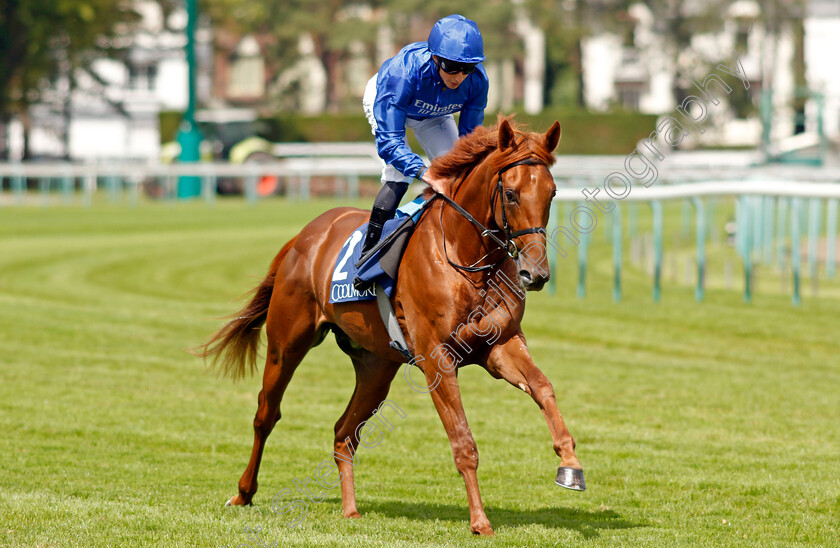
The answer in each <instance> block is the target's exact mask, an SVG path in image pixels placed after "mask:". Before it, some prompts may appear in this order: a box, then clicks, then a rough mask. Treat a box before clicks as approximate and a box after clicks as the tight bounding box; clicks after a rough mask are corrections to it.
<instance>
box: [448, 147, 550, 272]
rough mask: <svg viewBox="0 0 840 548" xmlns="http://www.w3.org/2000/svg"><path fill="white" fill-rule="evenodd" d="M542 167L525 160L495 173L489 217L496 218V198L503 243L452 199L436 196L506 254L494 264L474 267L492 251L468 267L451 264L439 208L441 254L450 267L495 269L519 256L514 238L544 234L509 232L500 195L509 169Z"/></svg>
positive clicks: (538, 229) (536, 230) (528, 230)
mask: <svg viewBox="0 0 840 548" xmlns="http://www.w3.org/2000/svg"><path fill="white" fill-rule="evenodd" d="M544 165H545V164H544V163H542V162H540V161H538V160H535V159H534V158H525V159H524V160H519V161H518V162H513V163H510V164H508V165H506V166H504V167H502V168H501V169H500V170H499V171H498V172H497V174H498V181H497V183H496V186H495V187H494V188H493V194H492V195H491V196H490V216H491V217H492V218H494V219H495V218H496V198H497V197H498V198H499V203H500V204H501V206H502V229H503V230H504V233H505V239H504V241H502V239H501V238H499V237H498V236H496V235H495V234H493V233H494V232H499V231H498V230H493V229H490V228H487V227H486V226H484V225H483V224H482V223H481V222H480V221H479V220H478V219H476V218H475V217H473V216H472V214H470V212H469V211H467V210H466V209H464V208H463V207H461V206H460V205H459V204H458V203H456V202H455V201H454V200H453V199H452V198H450V197H449V196H447V195H445V194H438V196H440V197H441V198H442V199H443V201H444V202H445V203H447V204H449V205H450V206H452V208H453V209H454V210H455V211H457V212H458V213H460V214H461V216H462V217H464V218H465V219H466V220H467V221H469V222H470V223H472V224H473V225H475V226H476V227H477V228H478V229H479V230H481V236H482V237H489V238H490V239H491V240H493V242H494V243H495V244H496V245H497V246H498V247H499V248H500V249H502V250H504V251H505V253H506V254H507V256H506V257H502V258H501V259H499V260H498V261H496V262H495V263H493V264H489V265H483V266H475V265H476V264H477V263H478V262H480V261H482V260H483V259H485V258H486V257H487V255H489V254H490V253H492V251H491V252H489V253H487V254H485V255H484V257H481V258H480V259H478V261H476V262H475V263H473V264H472V265H469V266H468V265H461V264H458V263H456V262H453V261H452V259H450V258H449V254H448V253H447V251H446V234H445V233H443V209H442V208H441V221H440V223H441V225H440V228H441V233H442V234H443V254H444V256H445V257H446V260H447V261H449V264H450V265H452V266H453V267H455V268H457V269H459V270H464V271H466V272H482V271H484V270H490V269H491V268H495V267H497V266H499V265H500V264H502V263H503V262H504V261H506V260H507V259H508V258H511V259H515V258H516V257H518V256H519V248H518V247H516V243H515V242H514V241H513V240H514V239H515V238H518V237H520V236H524V235H526V234H543V235H545V234H546V231H545V228H543V227H541V226H539V227H532V228H526V229H523V230H516V231H511V229H510V225H509V224H508V220H507V212H506V210H505V199H504V196H503V195H502V190H503V188H504V185H503V184H502V174H503V173H504V172H505V171H507V170H509V169H511V168H514V167H517V166H544ZM464 178H465V179H466V175H464Z"/></svg>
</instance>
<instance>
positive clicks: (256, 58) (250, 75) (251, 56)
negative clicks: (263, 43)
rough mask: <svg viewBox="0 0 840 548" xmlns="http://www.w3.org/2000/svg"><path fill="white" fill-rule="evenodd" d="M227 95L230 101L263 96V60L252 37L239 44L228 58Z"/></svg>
mask: <svg viewBox="0 0 840 548" xmlns="http://www.w3.org/2000/svg"><path fill="white" fill-rule="evenodd" d="M229 76H230V77H229V78H228V84H227V95H228V97H229V98H231V99H256V98H260V97H262V96H263V95H264V94H265V59H263V57H262V55H261V52H260V47H259V44H258V43H257V41H256V39H255V38H254V37H253V36H246V37H245V38H243V39H242V41H240V42H239V45H238V46H237V47H236V51H234V53H233V55H232V56H231V58H230V75H229Z"/></svg>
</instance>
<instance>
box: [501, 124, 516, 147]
mask: <svg viewBox="0 0 840 548" xmlns="http://www.w3.org/2000/svg"><path fill="white" fill-rule="evenodd" d="M513 144H514V140H513V128H512V127H510V123H509V122H508V121H507V120H504V121H503V122H502V123H501V124H499V149H500V150H504V149H506V148H508V147H511V146H513Z"/></svg>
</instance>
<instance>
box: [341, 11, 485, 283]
mask: <svg viewBox="0 0 840 548" xmlns="http://www.w3.org/2000/svg"><path fill="white" fill-rule="evenodd" d="M484 59H485V57H484V42H483V40H482V38H481V33H480V32H479V30H478V26H477V25H476V24H475V22H473V21H471V20H469V19H467V18H466V17H464V16H462V15H450V16H448V17H444V18H443V19H441V20H440V21H438V22H437V23H435V25H434V27H432V31H431V32H430V33H429V38H428V40H427V41H426V42H415V43H413V44H409V45H407V46H405V47H404V48H402V49H401V50H400V51H399V53H397V54H396V55H395V56H394V57H392V58H390V59H388V60H387V61H385V62H384V63H383V64H382V67H381V68H380V69H379V72H378V74H376V75H375V76H374V77H373V78H371V79H370V80H369V81H368V83H367V87H366V88H365V95H364V98H363V99H362V106H363V107H364V110H365V115H366V116H367V119H368V121H369V122H370V125H371V128H372V132H373V135H374V136H375V139H376V150H377V152H378V153H379V157H380V158H382V160H384V161H385V164H386V165H385V167H384V168H383V170H382V184H383V186H382V188H381V189H380V191H379V194H377V196H376V199H375V200H374V202H373V210H372V211H371V214H370V223H369V224H368V229H367V236H366V237H365V243H364V246H363V247H362V257H364V256H365V255H366V254H367V252H368V251H369V250H370V249H371V248H373V247H374V246H376V244H377V243H378V242H379V238H380V236H381V235H382V225H384V224H385V221H387V220H388V219H390V218H391V217H393V216H394V211H395V210H396V209H397V206H398V205H399V203H400V200H401V199H402V197H403V195H404V194H405V191H406V190H407V189H408V184H409V182H411V180H412V179H415V178H416V179H420V180H421V181H424V182H426V183H428V184H429V185H430V186H431V187H432V188H433V189H434V190H435V191H437V192H441V191H442V188H441V181H439V180H435V179H432V178H431V176H429V175H428V168H427V167H426V165H425V164H424V163H423V160H422V159H421V158H420V156H419V155H417V154H416V153H414V152H412V151H411V149H410V148H409V146H408V141H407V140H406V133H405V130H406V127H409V128H411V130H412V131H413V132H414V136H415V137H416V138H417V141H418V142H419V143H420V145H421V146H422V147H423V150H424V151H425V152H426V155H427V156H428V158H429V160H432V159H434V158H436V157H438V156H441V155H443V154H446V153H447V152H449V151H450V150H451V149H452V147H453V145H454V144H455V141H456V140H457V139H458V138H459V137H461V136H463V135H466V134H468V133H470V132H471V131H472V130H473V129H475V128H476V127H477V126H480V125H481V124H482V123H483V122H484V108H485V107H486V106H487V89H488V80H487V73H486V72H485V71H484V67H482V66H481V64H480V63H481V62H482V61H484ZM456 112H460V117H459V120H458V123H457V125H456V123H455V118H454V116H453V114H454V113H456ZM353 285H354V287H355V288H356V289H357V290H358V291H364V290H366V289H369V286H368V285H367V284H365V283H364V282H362V281H361V280H359V279H358V278H357V279H355V280H354V281H353Z"/></svg>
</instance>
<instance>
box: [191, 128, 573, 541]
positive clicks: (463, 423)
mask: <svg viewBox="0 0 840 548" xmlns="http://www.w3.org/2000/svg"><path fill="white" fill-rule="evenodd" d="M560 133H561V131H560V124H559V123H558V122H555V123H554V125H552V126H551V128H550V129H549V130H548V132H547V133H545V135H542V134H538V133H530V132H524V131H521V130H519V129H518V128H516V127H515V126H513V125H512V122H511V120H510V119H506V118H501V117H500V121H499V123H498V124H497V125H496V126H493V127H492V128H489V129H488V128H484V127H479V128H477V129H476V130H475V131H474V132H473V133H472V134H470V135H469V136H466V137H463V138H462V139H460V140H459V141H458V142H457V143H456V145H455V148H454V149H453V150H452V151H451V152H450V153H449V154H447V155H446V156H443V157H441V158H438V159H436V160H435V161H434V162H433V163H432V166H431V168H430V169H431V170H432V174H433V176H435V177H438V178H444V179H447V180H448V181H449V185H448V187H447V190H446V193H445V194H446V196H444V195H438V196H437V197H436V198H435V200H434V201H433V202H432V203H431V205H430V206H429V207H428V208H426V210H425V212H424V213H423V214H422V216H421V218H420V219H419V221H418V222H417V226H416V228H415V231H414V234H413V235H412V237H411V239H410V240H409V242H408V244H407V246H406V249H405V253H404V255H403V258H402V263H401V271H400V275H399V279H398V281H397V284H396V287H395V290H394V294H393V296H392V299H391V302H392V304H393V306H394V310H395V312H396V316H397V318H398V321H399V325H400V327H401V329H402V331H403V333H404V334H405V338H406V341H407V343H408V346H409V350H410V352H411V353H412V354H413V355H414V356H415V358H414V359H413V360H411V362H409V365H408V366H407V367H406V369H405V370H404V373H405V375H406V379H407V380H408V381H409V382H410V383H411V384H412V385H413V386H414V387H415V389H417V388H416V387H418V386H419V387H421V389H420V391H423V392H428V393H430V394H431V397H432V400H433V402H434V405H435V408H436V409H437V412H438V414H439V416H440V420H441V421H442V422H443V426H444V428H445V429H446V434H447V435H448V436H449V441H450V444H451V446H452V454H453V456H454V459H455V466H456V468H457V469H458V472H460V474H461V475H462V476H463V478H464V483H465V484H466V490H467V499H468V502H469V511H470V529H471V530H472V532H473V533H477V534H483V535H492V534H493V529H492V527H491V525H490V521H489V520H488V519H487V515H486V514H485V512H484V507H483V505H482V503H481V495H480V493H479V488H478V478H477V476H476V469H477V468H478V450H477V448H476V445H475V441H474V439H473V436H472V433H471V432H470V428H469V425H468V424H467V419H466V416H465V414H464V408H463V406H462V404H461V395H460V389H459V386H458V378H457V368H458V367H461V366H463V365H466V364H478V365H480V366H482V367H484V368H485V369H486V370H487V371H488V372H489V373H490V374H491V375H492V376H493V377H496V378H502V379H505V380H506V381H508V382H509V383H511V384H512V385H513V386H515V387H517V388H519V389H521V390H523V391H524V392H526V393H528V394H529V395H530V396H531V397H532V398H533V399H534V401H535V402H536V403H537V405H538V406H539V407H540V409H541V410H542V412H543V415H544V416H545V420H546V422H547V423H548V429H549V431H550V432H551V438H552V441H553V443H554V451H555V453H557V455H558V456H559V457H560V459H561V463H562V466H561V467H560V468H559V470H558V475H557V479H556V483H557V484H558V485H561V486H563V487H567V488H570V489H576V490H583V489H584V488H585V485H584V482H583V472H582V467H581V464H580V462H579V461H578V458H577V456H576V455H575V451H574V447H575V442H574V439H573V438H572V436H571V434H570V433H569V430H568V429H567V428H566V425H565V423H564V422H563V418H562V417H561V416H560V412H559V410H558V408H557V403H556V401H555V396H554V389H553V388H552V386H551V383H550V382H549V380H548V379H547V378H546V376H545V375H544V374H543V373H542V371H540V370H539V368H537V366H536V365H535V364H534V361H533V359H532V358H531V355H530V354H529V352H528V347H527V345H526V344H525V337H524V335H523V334H522V329H521V327H520V322H521V320H522V316H523V313H524V308H525V307H524V296H525V293H524V292H523V291H522V289H525V290H539V289H542V287H543V285H544V284H545V282H546V281H547V280H548V277H549V274H550V272H549V267H548V262H547V260H546V253H545V245H546V241H545V235H546V232H545V226H546V223H547V222H548V216H549V207H550V204H551V199H552V196H553V195H554V191H555V185H554V180H553V177H552V176H551V174H550V172H549V169H548V168H549V166H550V165H552V164H553V162H554V157H553V156H552V151H553V150H554V149H555V147H556V146H557V143H558V142H559V140H560ZM427 192H429V193H431V191H427ZM365 221H367V214H366V212H365V211H362V210H359V209H355V208H349V207H345V208H337V209H332V210H329V211H327V212H326V213H324V214H322V215H321V216H319V217H318V218H316V219H315V220H314V221H312V222H311V223H309V224H308V225H306V226H305V227H304V228H303V230H302V231H301V232H300V234H298V235H297V236H296V237H295V238H293V239H292V240H291V241H290V242H288V243H287V244H286V245H285V246H283V248H282V249H281V250H280V252H279V253H278V254H277V256H276V257H275V258H274V261H273V262H272V263H271V267H270V268H269V271H268V275H267V276H266V277H265V279H264V280H263V281H262V283H261V284H260V285H259V286H257V287H256V288H255V290H254V293H255V295H254V297H253V299H252V300H251V302H250V303H249V304H248V305H247V306H245V307H244V308H243V309H242V310H241V311H239V312H238V313H237V314H236V315H235V317H234V319H233V320H231V321H230V322H229V323H228V324H227V325H225V326H224V327H222V328H221V329H220V330H219V331H218V332H216V334H215V335H213V336H212V337H211V338H210V340H209V341H208V342H207V343H206V344H205V345H204V346H203V347H201V352H199V355H202V356H204V357H205V358H207V357H210V358H212V359H213V361H214V363H216V362H217V361H218V362H221V369H222V371H223V372H224V373H226V374H227V375H229V376H231V377H233V378H236V377H239V376H242V375H244V374H245V370H246V366H249V365H250V370H251V371H252V372H253V371H255V370H256V355H257V350H258V347H259V344H260V330H261V328H262V326H263V324H265V325H266V329H267V341H268V350H267V355H266V362H265V370H264V372H263V386H262V390H261V391H260V393H259V405H258V407H257V413H256V416H255V418H254V432H255V434H254V446H253V450H252V452H251V459H250V461H249V462H248V466H247V468H246V469H245V472H244V473H243V474H242V477H241V478H240V480H239V493H238V494H237V495H235V496H234V497H233V498H231V499H230V500H229V501H228V504H230V505H245V504H250V503H251V499H252V498H253V496H254V493H256V491H257V473H258V471H259V466H260V459H261V457H262V453H263V449H264V447H265V443H266V438H268V435H269V434H270V433H271V430H272V429H273V427H274V425H275V423H277V421H278V420H280V402H281V400H282V399H283V393H284V392H285V390H286V386H287V385H288V384H289V381H290V380H291V378H292V375H293V374H294V372H295V369H296V368H297V366H298V365H299V364H300V362H301V360H302V359H303V357H304V356H305V355H306V353H307V352H308V351H309V349H310V348H312V347H313V346H316V345H317V344H319V343H321V342H322V341H323V339H324V337H326V335H327V333H328V331H330V330H332V331H333V332H334V333H335V337H336V341H337V343H338V345H339V347H340V348H341V349H342V350H343V351H344V352H345V353H346V354H347V355H348V356H349V357H350V359H351V360H352V362H353V366H354V368H355V371H356V388H355V390H354V392H353V395H352V397H351V399H350V403H349V404H348V405H347V409H346V410H345V411H344V414H343V415H342V416H341V418H340V419H338V422H337V423H336V424H335V447H334V450H335V453H336V455H337V456H338V455H341V456H344V458H336V465H337V466H338V471H339V474H340V475H339V478H340V484H341V503H342V509H343V513H344V516H345V517H348V518H349V517H360V515H359V512H358V510H357V508H356V495H355V488H354V484H353V467H352V465H351V464H350V463H351V462H352V451H353V448H354V447H358V441H359V432H358V427H359V425H360V424H361V423H363V422H364V421H367V420H368V419H370V418H371V416H372V414H373V413H374V412H375V411H376V410H377V409H378V407H379V406H380V404H381V403H382V401H383V400H384V399H385V398H386V397H387V395H388V390H389V387H390V385H391V382H392V381H393V379H394V376H395V375H396V373H397V371H398V370H399V368H400V366H401V364H403V363H406V362H407V361H408V360H407V359H406V357H404V356H403V355H402V354H401V353H400V352H397V351H396V350H394V349H393V348H392V347H391V346H389V340H390V339H389V336H388V334H387V332H386V329H385V326H384V324H383V322H382V320H381V319H380V315H379V311H378V309H377V305H376V303H375V302H373V301H364V302H354V303H339V304H332V303H330V302H329V300H330V280H331V277H332V273H333V267H334V266H335V264H336V259H337V256H338V253H339V250H340V249H341V248H342V244H343V243H344V242H345V241H347V239H348V236H349V235H350V234H351V233H352V232H353V231H354V230H356V229H357V228H358V227H359V226H360V225H362V224H363V223H364V222H365ZM520 248H521V250H522V251H521V252H520ZM411 365H416V366H417V367H419V368H420V370H421V371H422V372H423V374H425V383H420V382H417V381H418V380H419V379H421V378H422V377H420V376H419V375H415V377H416V378H414V379H412V377H411V371H413V369H412V368H411ZM348 442H349V443H348ZM348 445H349V446H350V447H348Z"/></svg>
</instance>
